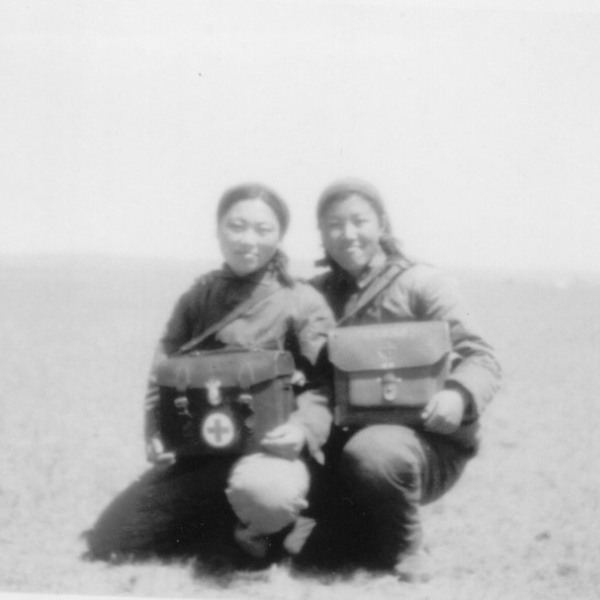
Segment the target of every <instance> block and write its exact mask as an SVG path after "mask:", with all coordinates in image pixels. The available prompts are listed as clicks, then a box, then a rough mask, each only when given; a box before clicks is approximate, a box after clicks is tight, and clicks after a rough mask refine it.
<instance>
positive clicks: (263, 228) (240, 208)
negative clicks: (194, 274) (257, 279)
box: [217, 198, 281, 276]
mask: <svg viewBox="0 0 600 600" xmlns="http://www.w3.org/2000/svg"><path fill="white" fill-rule="evenodd" d="M217 236H218V238H219V243H220V245H221V252H222V253H223V257H224V258H225V262H226V263H227V264H228V265H229V267H230V268H231V270H232V271H233V272H234V273H235V274H236V275H242V276H243V275H249V274H250V273H254V272H255V271H258V270H259V269H261V268H262V267H264V266H265V265H266V264H267V263H268V262H269V261H270V260H271V258H273V255H274V254H275V252H276V251H277V248H278V246H279V240H280V239H281V227H280V225H279V221H278V220H277V216H276V215H275V213H274V212H273V210H272V209H271V208H270V207H269V206H268V205H267V204H265V203H264V202H263V201H262V200H258V199H251V198H248V199H245V200H239V201H238V202H236V203H235V204H234V205H233V206H231V208H230V209H229V210H228V211H227V212H226V213H225V214H224V215H223V216H222V217H221V220H220V221H219V224H218V228H217Z"/></svg>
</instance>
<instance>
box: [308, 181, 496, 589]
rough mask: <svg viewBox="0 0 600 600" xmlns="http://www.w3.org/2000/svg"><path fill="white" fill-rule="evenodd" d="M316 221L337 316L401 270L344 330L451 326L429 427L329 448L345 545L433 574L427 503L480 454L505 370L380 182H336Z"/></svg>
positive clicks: (371, 560) (390, 430)
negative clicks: (421, 257)
mask: <svg viewBox="0 0 600 600" xmlns="http://www.w3.org/2000/svg"><path fill="white" fill-rule="evenodd" d="M317 217H318V224H319V229H320V232H321V236H322V242H323V246H324V249H325V253H326V259H325V262H326V264H327V265H328V266H329V271H328V272H326V273H325V274H323V275H322V276H320V277H318V278H317V279H316V280H315V282H314V283H315V286H316V287H317V289H319V290H320V291H321V292H322V293H323V294H324V296H325V297H326V298H327V300H328V302H329V304H330V306H331V307H332V308H333V311H334V313H335V316H336V318H337V319H340V318H342V317H344V315H348V314H349V313H351V312H352V307H353V306H356V305H357V303H360V299H361V298H362V297H363V296H365V295H366V294H369V293H370V289H371V288H372V287H373V286H377V285H378V281H379V280H380V279H381V278H382V277H385V276H386V273H387V272H388V270H389V269H390V267H392V265H395V267H394V268H395V269H397V270H398V271H400V275H399V276H397V277H396V278H395V279H394V280H393V281H392V283H391V284H390V285H389V286H388V287H386V288H385V289H383V291H381V293H379V294H378V295H377V296H376V298H375V300H374V301H372V302H371V303H369V304H368V305H366V306H365V308H364V310H359V311H358V312H357V313H356V314H351V315H350V316H349V318H347V319H346V320H345V321H344V323H343V325H344V326H355V325H367V324H374V323H395V322H401V321H438V320H441V321H446V322H447V323H448V324H449V329H450V337H451V345H452V353H453V358H454V360H453V362H452V369H451V372H450V375H449V377H448V378H447V380H446V383H445V386H444V389H442V390H441V391H439V392H438V393H436V394H435V395H434V396H433V398H432V399H431V401H430V402H429V404H428V405H427V406H426V408H425V409H424V410H423V413H422V415H421V425H419V426H416V427H407V426H404V425H399V424H375V425H369V426H363V427H349V428H344V429H343V430H342V429H336V430H334V432H333V433H332V439H331V445H330V448H329V452H328V463H329V465H328V466H329V468H330V469H331V472H332V474H333V477H334V480H335V481H336V482H337V494H336V495H335V498H337V500H336V502H337V504H334V505H333V506H332V507H331V508H332V510H331V513H330V517H331V516H332V518H334V519H338V521H339V522H342V521H341V518H342V517H343V516H345V517H346V519H345V520H343V524H342V525H341V526H340V527H339V531H340V532H342V533H343V534H344V535H345V536H346V538H345V541H346V543H345V544H344V545H342V548H343V550H344V551H346V552H348V551H350V550H352V551H354V555H353V556H354V558H355V559H356V557H358V560H359V561H361V562H363V563H364V564H369V565H372V566H376V567H382V568H393V569H395V570H396V572H397V574H398V576H399V577H400V578H401V579H416V578H426V577H427V572H426V565H425V558H426V556H425V553H424V550H423V545H422V534H421V525H420V519H419V506H420V505H422V504H425V503H428V502H431V501H433V500H435V499H437V498H439V497H440V496H441V495H442V494H443V493H444V492H446V491H447V490H448V489H449V488H450V487H451V486H452V485H453V484H454V483H455V482H456V481H457V479H458V477H459V476H460V474H461V473H462V471H463V469H464V467H465V465H466V463H467V462H468V460H469V459H471V458H472V457H473V456H474V454H475V452H476V449H477V443H478V423H479V416H480V414H481V413H482V411H483V410H484V408H485V407H486V405H487V404H488V402H489V401H490V400H491V399H492V397H493V395H494V394H495V392H496V390H497V389H498V386H499V380H500V368H499V366H498V363H497V361H496V359H495V357H494V353H493V351H492V348H491V347H490V346H489V344H488V343H486V342H485V341H484V339H483V338H482V336H481V334H480V333H479V330H478V328H477V327H476V326H475V324H474V323H473V321H472V319H471V317H470V312H468V311H467V310H466V309H465V307H464V305H463V302H462V300H461V299H460V297H459V295H458V294H457V292H456V290H455V288H454V285H453V284H452V282H451V281H449V280H448V279H447V278H445V277H443V276H442V275H441V274H440V273H439V272H438V271H437V270H436V269H434V268H432V267H430V266H426V265H423V264H415V263H413V262H412V261H410V260H408V259H407V258H406V257H405V256H404V255H403V253H402V252H401V250H400V247H399V244H398V243H397V241H396V240H395V239H394V238H393V236H392V233H391V227H390V222H389V218H388V214H387V212H386V210H385V207H384V204H383V202H382V199H381V197H380V195H379V193H378V192H377V190H376V189H375V188H373V186H371V185H370V184H368V183H366V182H363V181H355V180H344V181H340V182H337V183H335V184H333V185H331V186H330V187H329V188H327V189H326V190H325V191H324V193H323V194H322V196H321V198H320V200H319V203H318V208H317ZM351 531H353V532H354V537H352V536H349V535H348V534H349V532H351ZM315 533H316V532H315ZM309 546H310V544H309ZM313 549H314V546H313Z"/></svg>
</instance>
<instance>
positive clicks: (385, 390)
mask: <svg viewBox="0 0 600 600" xmlns="http://www.w3.org/2000/svg"><path fill="white" fill-rule="evenodd" d="M401 381H402V378H401V377H397V376H396V375H394V373H386V374H385V375H384V376H383V377H380V378H379V382H380V384H381V397H382V400H383V401H384V402H394V401H395V400H397V398H398V384H399V383H400V382H401Z"/></svg>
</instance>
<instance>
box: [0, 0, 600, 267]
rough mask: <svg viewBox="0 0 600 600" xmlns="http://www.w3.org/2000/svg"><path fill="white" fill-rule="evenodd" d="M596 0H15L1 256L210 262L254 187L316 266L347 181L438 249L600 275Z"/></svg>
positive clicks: (293, 245)
mask: <svg viewBox="0 0 600 600" xmlns="http://www.w3.org/2000/svg"><path fill="white" fill-rule="evenodd" d="M598 4H600V3H597V2H577V1H572V2H552V1H551V0H549V1H546V2H526V1H522V2H491V1H490V2H481V1H479V2H471V3H467V2H461V3H458V2H454V3H453V2H446V3H441V2H437V3H428V2H414V1H413V2H403V1H401V0H396V1H386V2H381V1H380V2H377V1H373V0H370V1H367V0H364V1H358V0H354V1H351V0H340V1H338V2H334V1H333V0H329V1H327V0H319V1H317V0H314V1H313V0H298V1H294V2H292V1H285V0H279V1H277V2H276V1H274V0H273V1H268V2H267V1H264V2H261V1H257V0H255V1H253V0H240V1H239V2H233V1H227V0H217V1H212V0H206V1H204V0H197V1H194V2H192V1H187V2H186V1H167V0H165V1H153V0H140V1H128V0H116V1H109V0H87V1H81V0H77V1H75V0H63V1H61V0H48V1H43V2H42V1H39V0H34V1H28V2H25V1H22V0H15V1H13V0H2V1H1V2H0V83H1V87H0V139H1V144H0V165H1V166H2V176H1V177H0V194H1V199H0V254H19V253H41V254H49V253H71V252H77V253H80V252H84V253H106V254H116V255H121V254H122V255H135V256H156V257H161V256H167V257H182V258H193V257H203V258H210V259H213V258H214V257H215V256H218V249H217V245H216V241H215V217H214V213H215V207H216V203H217V200H218V197H219V196H220V194H221V193H222V192H223V190H224V189H225V188H227V187H229V186H231V185H233V184H236V183H239V182H242V181H246V180H258V181H262V182H264V183H266V184H268V185H270V186H272V187H273V188H274V189H276V190H277V191H278V192H279V193H280V194H281V195H282V196H283V197H284V198H285V199H286V200H287V201H288V203H289V205H290V208H291V211H292V226H291V230H290V233H289V235H288V237H287V239H286V249H287V250H288V252H289V254H290V255H291V256H292V257H293V258H301V259H310V258H314V257H318V256H319V255H320V252H321V251H320V244H319V239H318V235H317V231H316V224H315V217H314V209H315V204H316V200H317V197H318V195H319V193H320V192H321V190H322V189H323V188H324V187H325V186H326V185H327V184H329V183H330V182H331V181H333V180H334V179H337V178H339V177H342V176H348V175H350V176H357V177H362V178H365V179H367V180H369V181H371V182H372V183H373V184H374V185H375V186H376V187H378V188H379V189H380V191H381V193H382V195H383V196H384V198H385V199H386V200H387V202H388V205H389V207H390V212H391V213H392V215H393V216H392V221H393V225H394V228H395V232H396V234H397V235H398V237H400V238H401V239H402V240H403V241H404V243H405V247H406V249H407V251H408V252H409V253H411V254H413V255H417V256H418V257H420V258H423V259H425V260H428V261H429V262H433V263H436V264H438V265H440V266H463V267H503V268H519V269H540V268H542V269H574V270H594V271H600V7H598V9H596V8H592V7H594V6H598ZM473 7H483V8H478V9H474V8H473ZM523 7H525V8H523ZM540 7H544V8H543V9H542V8H540Z"/></svg>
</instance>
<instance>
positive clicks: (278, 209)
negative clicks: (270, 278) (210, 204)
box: [217, 183, 294, 287]
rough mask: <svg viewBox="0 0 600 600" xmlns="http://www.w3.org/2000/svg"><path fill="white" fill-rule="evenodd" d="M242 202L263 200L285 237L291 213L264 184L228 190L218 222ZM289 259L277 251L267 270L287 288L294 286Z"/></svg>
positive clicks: (221, 200) (221, 203) (220, 203)
mask: <svg viewBox="0 0 600 600" xmlns="http://www.w3.org/2000/svg"><path fill="white" fill-rule="evenodd" d="M242 200H262V201H263V202H264V203H265V204H266V205H267V206H268V207H269V208H270V209H271V210H272V211H273V212H274V213H275V216H276V217H277V221H279V227H280V229H281V237H283V236H284V234H285V232H286V231H287V228H288V226H289V224H290V211H289V209H288V207H287V204H286V203H285V202H284V201H283V200H282V199H281V197H280V196H279V195H278V194H276V193H275V192H274V191H273V190H272V189H270V188H268V187H267V186H266V185H263V184H262V183H243V184H240V185H236V186H234V187H232V188H229V189H228V190H226V191H225V192H224V193H223V195H222V196H221V199H220V200H219V205H218V207H217V222H220V221H221V219H222V218H223V217H224V216H225V214H226V213H227V211H228V210H229V209H230V208H231V207H232V206H234V205H235V204H237V203H238V202H241V201H242ZM288 263H289V259H288V257H287V255H286V254H285V252H283V250H280V249H277V250H276V251H275V254H274V255H273V258H272V259H271V260H270V262H269V264H268V265H267V267H266V268H267V269H268V270H270V271H272V272H273V273H275V275H276V276H277V278H278V279H279V281H280V282H281V283H282V284H283V285H285V286H286V287H293V286H294V279H293V278H292V276H291V275H290V274H289V271H288Z"/></svg>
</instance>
